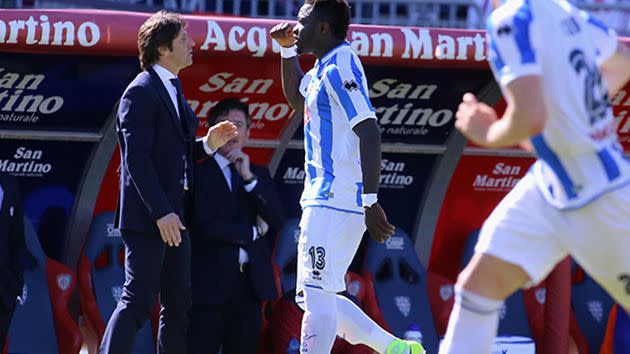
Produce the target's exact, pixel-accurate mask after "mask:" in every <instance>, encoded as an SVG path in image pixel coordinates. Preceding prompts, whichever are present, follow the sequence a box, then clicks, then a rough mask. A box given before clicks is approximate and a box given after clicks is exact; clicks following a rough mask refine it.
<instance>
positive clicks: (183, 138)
mask: <svg viewBox="0 0 630 354" xmlns="http://www.w3.org/2000/svg"><path fill="white" fill-rule="evenodd" d="M184 106H185V109H184V112H180V114H181V119H186V120H187V126H188V129H187V130H188V131H187V132H184V130H183V128H182V123H181V121H180V118H179V117H178V116H177V111H176V110H175V107H174V105H173V102H172V101H171V98H170V97H169V95H168V92H167V91H166V87H164V84H163V83H162V81H161V80H160V77H159V76H158V75H157V73H156V72H155V71H154V70H153V69H149V70H147V71H143V72H141V73H140V74H138V76H136V78H135V79H134V80H133V81H132V82H131V83H130V84H129V86H127V88H126V89H125V92H124V93H123V96H122V98H121V100H120V104H119V106H118V111H117V126H116V131H117V135H118V143H119V145H120V156H121V166H120V167H121V168H120V194H119V203H118V210H117V217H116V227H117V228H120V229H123V230H130V231H137V232H144V233H155V232H159V229H158V227H157V224H156V221H157V220H158V219H159V218H161V217H163V216H165V215H166V214H169V213H171V212H175V213H176V214H178V215H179V216H180V218H181V217H182V215H183V213H184V209H185V196H184V168H185V163H186V162H188V165H187V166H188V167H189V168H190V170H191V171H192V168H193V163H194V162H193V160H194V154H195V152H196V151H197V150H196V149H197V147H195V145H194V143H195V139H194V138H195V133H196V131H197V125H198V123H199V120H198V119H197V117H196V116H195V114H194V112H193V111H192V109H191V108H190V106H189V105H188V103H187V102H184ZM180 111H181V110H180ZM189 175H190V178H191V179H192V172H190V173H189ZM192 185H193V181H189V186H192ZM183 222H184V223H186V222H185V221H183Z"/></svg>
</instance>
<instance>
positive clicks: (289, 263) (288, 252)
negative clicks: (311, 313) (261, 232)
mask: <svg viewBox="0 0 630 354" xmlns="http://www.w3.org/2000/svg"><path fill="white" fill-rule="evenodd" d="M299 237H300V220H299V219H289V220H287V222H286V223H285V224H284V227H282V230H280V236H279V237H278V241H277V244H276V249H275V251H274V256H273V263H274V268H275V270H276V276H277V277H279V278H280V286H281V287H282V294H283V295H285V294H287V293H289V292H291V291H292V290H295V282H296V278H297V244H298V239H299Z"/></svg>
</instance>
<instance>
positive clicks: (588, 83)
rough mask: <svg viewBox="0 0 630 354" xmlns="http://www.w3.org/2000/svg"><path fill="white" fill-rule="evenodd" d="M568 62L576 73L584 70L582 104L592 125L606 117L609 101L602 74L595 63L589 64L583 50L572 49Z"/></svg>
mask: <svg viewBox="0 0 630 354" xmlns="http://www.w3.org/2000/svg"><path fill="white" fill-rule="evenodd" d="M569 62H570V63H571V66H572V67H573V69H575V72H576V73H577V74H581V73H582V72H584V105H585V106H586V111H587V113H588V115H589V119H590V124H591V125H593V124H595V123H597V122H599V121H600V120H602V119H604V118H606V112H607V111H608V106H609V101H608V92H607V91H606V88H605V87H604V85H603V82H602V74H601V73H600V72H599V69H598V68H597V67H596V66H595V65H590V63H589V62H588V61H587V59H586V56H585V55H584V52H582V51H581V50H579V49H574V50H573V51H571V54H569Z"/></svg>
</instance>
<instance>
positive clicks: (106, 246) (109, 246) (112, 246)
mask: <svg viewBox="0 0 630 354" xmlns="http://www.w3.org/2000/svg"><path fill="white" fill-rule="evenodd" d="M113 223H114V213H112V212H106V213H102V214H100V215H97V216H96V217H95V218H94V220H93V222H92V225H91V227H90V231H89V234H88V239H87V241H86V245H85V247H84V249H83V253H82V254H81V257H80V259H79V270H78V272H79V290H80V298H81V311H82V312H83V314H84V316H85V317H86V318H87V320H88V321H89V322H90V324H91V326H92V327H93V328H94V329H95V331H96V336H97V338H98V342H100V341H101V339H102V338H103V333H104V331H105V324H106V323H107V320H108V319H109V317H110V315H111V313H112V312H113V311H114V308H116V304H117V302H118V300H119V299H120V296H121V295H122V285H123V283H124V282H125V268H124V246H123V241H122V237H121V236H120V233H119V232H118V231H117V230H115V229H114V228H113ZM158 311H159V310H158V306H157V304H156V307H155V308H154V311H153V314H152V315H153V316H152V318H151V319H150V320H149V321H147V323H145V325H144V326H143V327H142V328H141V329H140V331H139V332H138V335H137V337H136V343H135V345H134V351H133V352H134V354H135V353H138V354H140V353H155V347H156V342H155V339H156V333H157V326H156V325H157V321H156V314H157V312H158Z"/></svg>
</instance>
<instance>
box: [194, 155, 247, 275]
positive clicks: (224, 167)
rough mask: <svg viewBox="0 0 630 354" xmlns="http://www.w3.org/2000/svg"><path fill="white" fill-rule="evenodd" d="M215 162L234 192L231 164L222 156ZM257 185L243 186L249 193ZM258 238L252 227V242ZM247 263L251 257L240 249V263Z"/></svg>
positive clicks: (218, 156)
mask: <svg viewBox="0 0 630 354" xmlns="http://www.w3.org/2000/svg"><path fill="white" fill-rule="evenodd" d="M204 145H207V144H204ZM214 160H215V161H216V162H217V164H218V165H219V168H221V172H223V177H225V182H226V183H227V185H228V188H230V191H231V190H232V171H230V163H231V162H230V161H229V160H228V159H226V158H225V157H223V156H221V155H220V154H214ZM257 184H258V181H253V182H251V183H248V184H246V185H245V186H243V188H245V191H246V192H248V193H249V192H251V191H252V190H254V187H256V185H257ZM257 238H258V231H257V230H256V226H252V240H256V239H257ZM247 262H249V256H248V255H247V251H245V250H244V249H242V248H240V247H239V249H238V263H240V264H244V263H247Z"/></svg>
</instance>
